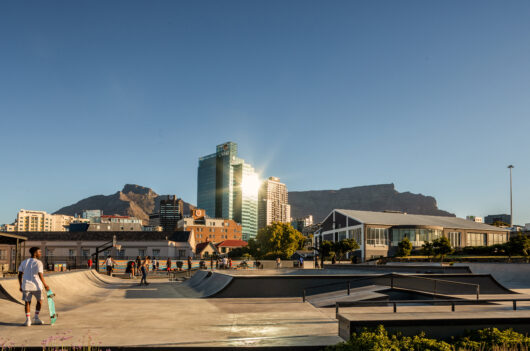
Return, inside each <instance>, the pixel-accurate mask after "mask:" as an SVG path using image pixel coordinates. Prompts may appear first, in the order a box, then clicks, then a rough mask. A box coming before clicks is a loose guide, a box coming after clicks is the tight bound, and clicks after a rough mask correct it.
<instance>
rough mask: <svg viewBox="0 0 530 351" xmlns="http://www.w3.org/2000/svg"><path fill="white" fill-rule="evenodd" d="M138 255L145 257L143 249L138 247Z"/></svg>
mask: <svg viewBox="0 0 530 351" xmlns="http://www.w3.org/2000/svg"><path fill="white" fill-rule="evenodd" d="M138 256H140V257H145V249H138Z"/></svg>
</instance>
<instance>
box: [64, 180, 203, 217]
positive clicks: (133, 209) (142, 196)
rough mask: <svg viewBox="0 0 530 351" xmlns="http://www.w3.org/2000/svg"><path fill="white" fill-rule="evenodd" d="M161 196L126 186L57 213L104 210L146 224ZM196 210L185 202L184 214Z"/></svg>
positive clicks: (66, 207) (140, 188)
mask: <svg viewBox="0 0 530 351" xmlns="http://www.w3.org/2000/svg"><path fill="white" fill-rule="evenodd" d="M159 206H160V195H158V194H157V193H156V192H154V191H153V190H152V189H150V188H146V187H143V186H140V185H136V184H125V186H124V187H123V189H122V190H121V191H118V192H116V193H114V194H112V195H95V196H90V197H87V198H86V199H83V200H80V201H78V202H76V203H75V204H73V205H69V206H65V207H63V208H61V209H59V210H57V211H56V212H55V213H60V214H65V215H70V216H73V215H75V214H79V215H80V214H81V213H82V212H83V210H103V214H106V215H113V214H117V215H122V216H133V217H136V218H139V219H141V220H142V221H143V222H144V224H147V222H149V214H150V213H153V212H156V211H158V207H159ZM190 208H194V206H193V205H190V204H189V203H187V202H184V214H185V215H187V214H189V213H190Z"/></svg>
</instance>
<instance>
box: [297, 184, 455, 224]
mask: <svg viewBox="0 0 530 351" xmlns="http://www.w3.org/2000/svg"><path fill="white" fill-rule="evenodd" d="M289 203H290V204H291V216H292V217H293V218H298V217H303V216H306V215H309V214H312V215H313V217H314V220H315V221H316V222H319V221H321V220H323V219H324V218H325V217H326V216H327V215H328V214H329V213H330V212H331V211H332V210H333V209H335V208H342V209H348V210H360V211H385V210H392V211H403V212H407V213H411V214H425V215H434V216H452V217H454V214H452V213H449V212H446V211H442V210H440V209H438V206H437V204H436V199H435V198H434V197H432V196H425V195H422V194H413V193H410V192H404V193H400V192H398V191H396V189H395V187H394V184H380V185H368V186H359V187H354V188H343V189H339V190H316V191H290V192H289Z"/></svg>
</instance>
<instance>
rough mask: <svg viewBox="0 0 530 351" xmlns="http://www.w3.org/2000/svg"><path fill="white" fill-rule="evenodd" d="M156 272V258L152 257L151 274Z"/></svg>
mask: <svg viewBox="0 0 530 351" xmlns="http://www.w3.org/2000/svg"><path fill="white" fill-rule="evenodd" d="M155 271H156V257H153V272H155Z"/></svg>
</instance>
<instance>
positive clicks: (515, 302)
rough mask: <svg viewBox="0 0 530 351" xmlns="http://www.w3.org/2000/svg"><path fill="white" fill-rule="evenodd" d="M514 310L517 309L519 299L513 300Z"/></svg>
mask: <svg viewBox="0 0 530 351" xmlns="http://www.w3.org/2000/svg"><path fill="white" fill-rule="evenodd" d="M513 310H514V311H515V310H517V301H516V300H513Z"/></svg>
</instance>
